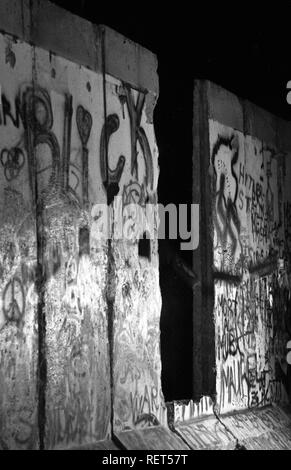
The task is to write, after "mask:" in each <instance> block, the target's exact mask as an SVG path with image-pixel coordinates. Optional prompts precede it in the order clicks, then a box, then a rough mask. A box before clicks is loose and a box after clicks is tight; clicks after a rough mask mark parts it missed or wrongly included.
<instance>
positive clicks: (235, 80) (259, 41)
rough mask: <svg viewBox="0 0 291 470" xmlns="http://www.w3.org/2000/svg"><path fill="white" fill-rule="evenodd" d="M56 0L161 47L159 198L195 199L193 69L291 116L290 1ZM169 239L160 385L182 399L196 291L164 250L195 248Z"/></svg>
mask: <svg viewBox="0 0 291 470" xmlns="http://www.w3.org/2000/svg"><path fill="white" fill-rule="evenodd" d="M53 3H56V4H58V5H59V6H62V7H64V8H66V9H67V10H70V11H71V12H73V13H75V14H77V15H79V16H82V17H84V18H86V19H88V20H89V21H91V22H93V23H96V24H105V25H107V26H110V27H111V28H113V29H115V30H116V31H118V32H120V33H121V34H123V35H125V36H127V37H128V38H129V39H131V40H133V41H135V42H137V43H139V44H140V45H142V46H144V47H146V48H147V49H149V50H151V51H152V52H154V53H155V54H156V55H157V57H158V63H159V66H158V74H159V82H160V96H159V100H158V103H157V106H156V109H155V115H154V118H155V120H154V124H155V132H156V138H157V143H158V148H159V155H160V157H159V164H160V178H159V202H161V203H163V204H166V203H170V202H172V203H176V204H181V203H190V202H191V201H192V119H193V106H192V102H193V80H194V78H206V79H209V80H211V81H214V82H216V83H217V84H219V85H221V86H223V87H224V88H227V89H228V90H230V91H232V92H234V93H235V94H237V95H239V96H240V97H241V98H246V99H248V100H250V101H252V102H254V103H255V104H257V105H259V106H261V107H263V108H265V109H266V110H268V111H270V112H272V113H274V114H276V115H279V116H281V117H282V118H285V119H287V120H290V121H291V106H290V105H288V104H287V102H286V95H287V89H286V85H287V82H288V81H289V80H291V67H290V62H291V53H290V46H291V25H290V23H291V15H290V13H291V9H290V3H289V2H285V3H284V4H283V3H279V2H272V5H271V6H269V5H268V4H267V2H257V3H255V2H252V3H251V4H247V3H246V2H232V3H230V4H226V3H223V4H222V3H221V2H219V5H218V6H214V5H213V4H212V3H210V2H185V1H184V2H181V1H180V2H177V1H176V2H175V3H173V4H171V3H170V2H162V1H160V2H158V1H156V2H153V1H150V2H148V1H147V2H140V1H136V2H128V1H123V2H119V3H117V2H113V1H108V0H107V1H105V2H101V1H100V0H98V1H96V0H80V1H75V2H74V3H72V1H66V0H55V1H54V2H53ZM222 5H223V6H222ZM194 202H195V201H194ZM163 243H164V242H162V241H160V285H161V291H162V298H163V307H162V315H161V352H162V367H163V369H162V385H163V391H164V394H165V397H166V400H173V399H186V398H191V397H192V396H193V390H192V383H193V365H192V342H193V335H192V316H193V314H192V312H193V301H192V291H191V289H190V288H189V287H187V285H185V283H184V282H183V281H182V279H181V278H180V277H179V275H177V273H176V272H175V270H173V269H172V267H171V266H169V264H167V262H166V261H165V259H164V255H163V253H165V252H167V251H168V248H169V243H170V244H171V245H170V251H171V252H172V253H173V252H174V253H175V252H176V253H177V254H178V255H179V256H181V257H182V258H183V259H184V261H185V262H186V263H188V264H189V265H192V253H191V252H185V251H184V252H180V251H179V242H178V241H177V242H176V241H170V242H165V245H164V244H163ZM166 243H168V245H167V244H166ZM162 248H165V249H162ZM194 270H195V267H194ZM194 314H195V312H194Z"/></svg>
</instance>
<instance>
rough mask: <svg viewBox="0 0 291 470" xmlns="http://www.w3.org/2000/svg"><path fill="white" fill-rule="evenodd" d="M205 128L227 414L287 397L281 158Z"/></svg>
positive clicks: (220, 129) (248, 140)
mask: <svg viewBox="0 0 291 470" xmlns="http://www.w3.org/2000/svg"><path fill="white" fill-rule="evenodd" d="M209 127H210V148H211V172H212V184H213V188H212V189H213V198H214V199H213V225H214V238H213V241H214V277H215V307H214V308H215V334H216V338H215V340H216V361H217V363H216V365H217V394H218V398H217V400H218V405H219V409H220V411H221V412H226V411H230V410H233V409H242V408H246V407H257V406H263V405H267V404H270V403H272V402H284V401H286V400H287V397H288V394H290V382H289V383H288V380H287V368H288V365H287V363H286V342H287V339H288V328H287V325H288V322H289V321H290V320H289V318H290V289H289V281H288V275H289V267H288V247H287V246H286V243H287V238H285V236H284V231H286V227H285V225H286V223H285V221H286V201H285V202H284V187H285V173H284V172H285V169H284V166H285V155H284V154H283V153H282V152H279V151H276V149H274V148H271V147H270V146H268V145H267V144H266V143H264V142H261V141H259V140H258V139H256V138H253V137H250V136H244V135H243V134H242V133H240V132H238V131H234V130H233V129H231V128H229V127H226V126H222V125H220V124H219V123H217V122H215V121H212V120H210V122H209ZM284 212H285V215H284ZM289 377H290V376H289Z"/></svg>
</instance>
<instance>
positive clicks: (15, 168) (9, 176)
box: [0, 147, 25, 181]
mask: <svg viewBox="0 0 291 470" xmlns="http://www.w3.org/2000/svg"><path fill="white" fill-rule="evenodd" d="M0 160H1V165H2V166H3V168H4V175H5V178H6V180H7V181H12V180H14V179H15V178H17V176H18V175H19V173H20V170H21V169H22V167H23V165H24V161H25V159H24V154H23V151H22V150H21V149H20V148H18V147H14V148H12V149H10V150H9V149H6V148H5V149H3V150H2V152H1V157H0Z"/></svg>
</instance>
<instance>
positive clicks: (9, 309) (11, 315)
mask: <svg viewBox="0 0 291 470" xmlns="http://www.w3.org/2000/svg"><path fill="white" fill-rule="evenodd" d="M24 308H25V295H24V290H23V287H22V283H21V280H20V279H19V278H18V277H14V278H13V279H11V280H10V281H9V282H8V284H7V285H6V287H5V289H4V292H3V313H4V316H5V318H6V320H7V321H9V322H16V323H19V322H20V321H21V319H22V317H23V314H24Z"/></svg>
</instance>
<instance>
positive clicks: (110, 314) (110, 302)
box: [101, 27, 115, 436]
mask: <svg viewBox="0 0 291 470" xmlns="http://www.w3.org/2000/svg"><path fill="white" fill-rule="evenodd" d="M105 34H106V32H105V28H103V27H102V28H101V55H102V57H101V60H102V82H103V106H104V133H105V156H106V182H105V183H106V189H107V183H108V139H107V97H106V51H105ZM107 195H108V193H107ZM107 206H108V198H107ZM112 259H113V252H112V244H111V239H110V236H109V238H108V248H107V273H106V286H105V289H106V293H107V295H106V301H107V334H108V344H109V369H110V371H109V372H110V411H111V412H110V424H111V436H113V421H114V416H113V413H114V374H113V318H114V298H112V296H111V292H110V291H111V282H112V277H113V276H114V274H115V273H114V266H113V265H114V263H113V262H112Z"/></svg>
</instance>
